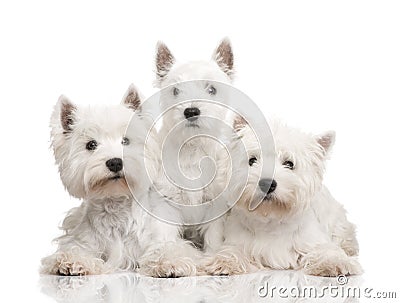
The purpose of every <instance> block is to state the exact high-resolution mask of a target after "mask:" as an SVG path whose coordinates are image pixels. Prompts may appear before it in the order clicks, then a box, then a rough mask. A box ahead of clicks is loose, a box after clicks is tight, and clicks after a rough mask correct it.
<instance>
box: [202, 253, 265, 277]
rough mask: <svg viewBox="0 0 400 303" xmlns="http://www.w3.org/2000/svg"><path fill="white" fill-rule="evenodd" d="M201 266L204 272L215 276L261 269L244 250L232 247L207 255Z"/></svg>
mask: <svg viewBox="0 0 400 303" xmlns="http://www.w3.org/2000/svg"><path fill="white" fill-rule="evenodd" d="M199 267H200V268H199V271H200V272H201V273H202V274H207V275H214V276H217V275H218V276H226V275H238V274H244V273H250V272H255V271H257V270H258V269H259V267H258V266H257V265H256V264H255V263H254V262H252V261H251V260H250V259H249V258H248V257H247V256H246V255H245V254H244V253H243V252H241V251H240V250H238V249H235V248H231V247H226V248H223V249H221V250H220V251H219V252H218V253H213V254H211V255H210V254H209V255H206V256H205V257H204V258H203V261H202V264H201V265H200V266H199Z"/></svg>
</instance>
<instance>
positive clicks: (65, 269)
mask: <svg viewBox="0 0 400 303" xmlns="http://www.w3.org/2000/svg"><path fill="white" fill-rule="evenodd" d="M41 272H42V273H44V274H51V275H60V276H86V275H99V274H102V273H105V272H106V270H105V267H104V261H103V260H100V259H97V258H93V257H83V256H80V255H77V254H74V253H64V252H59V253H56V254H54V255H51V256H49V257H47V258H44V259H43V260H42V269H41Z"/></svg>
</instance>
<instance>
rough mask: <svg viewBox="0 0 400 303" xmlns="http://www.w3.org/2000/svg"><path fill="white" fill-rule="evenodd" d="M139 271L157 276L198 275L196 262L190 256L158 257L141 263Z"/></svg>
mask: <svg viewBox="0 0 400 303" xmlns="http://www.w3.org/2000/svg"><path fill="white" fill-rule="evenodd" d="M139 273H141V274H143V275H146V276H151V277H155V278H179V277H187V276H193V275H196V264H195V262H194V261H193V260H192V259H190V258H182V257H177V258H166V257H162V256H161V257H156V258H153V259H150V260H146V261H144V262H143V263H141V264H140V269H139Z"/></svg>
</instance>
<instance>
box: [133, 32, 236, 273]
mask: <svg viewBox="0 0 400 303" xmlns="http://www.w3.org/2000/svg"><path fill="white" fill-rule="evenodd" d="M232 77H233V53H232V49H231V45H230V42H229V41H228V40H227V39H225V40H223V41H222V42H221V43H220V44H219V46H218V47H217V48H216V50H215V52H214V54H213V56H212V59H211V60H209V61H191V62H186V63H179V62H176V60H175V58H174V56H173V55H172V53H171V51H170V50H169V49H168V47H167V46H166V45H165V44H163V43H161V42H159V43H158V45H157V54H156V82H155V85H156V86H157V87H159V88H161V91H160V108H161V111H162V125H161V128H160V130H159V132H158V141H159V143H160V147H161V150H162V153H160V155H163V154H166V157H165V158H163V159H160V160H162V161H160V170H159V172H160V174H159V176H157V177H155V178H153V179H154V182H155V187H156V188H157V190H158V192H159V193H160V194H161V195H162V196H165V197H166V199H168V200H169V201H172V203H176V204H180V205H185V206H191V205H200V204H202V203H204V202H207V201H209V200H211V199H212V198H213V197H214V194H215V190H214V189H213V190H211V189H210V188H211V186H209V184H207V183H208V181H207V180H208V179H209V178H204V180H206V181H204V182H203V179H202V180H200V179H201V178H199V176H201V175H202V176H203V177H204V176H205V175H208V176H210V175H212V173H210V174H208V173H207V172H209V171H212V170H214V169H215V167H214V166H213V165H212V164H211V165H210V166H207V165H206V167H204V166H202V165H200V162H201V160H204V158H207V157H209V158H211V159H215V156H216V151H217V150H218V149H219V148H218V144H219V143H218V142H216V140H213V139H210V136H207V134H210V135H211V136H213V137H216V138H217V139H219V137H222V136H223V134H222V133H221V131H220V130H221V129H222V128H223V127H219V124H221V123H225V122H224V121H226V116H227V115H226V113H227V110H226V108H225V107H224V106H223V105H224V104H226V103H227V99H228V98H229V97H228V95H229V92H227V89H226V88H225V86H226V84H227V83H231V81H232ZM224 84H225V85H224ZM214 101H215V102H214ZM170 147H172V148H170ZM175 157H177V161H174V159H175ZM178 162H179V164H178ZM171 163H176V164H177V165H176V166H175V167H172V168H171ZM204 163H205V162H203V163H202V164H204ZM168 167H170V169H168ZM177 173H178V174H181V175H180V177H182V178H181V179H180V177H178V178H174V177H172V178H171V175H176V174H177ZM182 179H183V183H182V182H181V181H182ZM188 180H189V181H188ZM193 180H195V181H196V180H200V181H199V182H198V184H197V185H196V186H191V185H185V181H188V182H189V183H190V182H191V181H193ZM194 187H195V188H194ZM179 215H180V219H179V222H174V223H175V224H176V225H175V228H176V230H177V237H179V238H181V237H184V238H185V239H188V240H190V241H191V242H187V243H186V245H184V244H183V243H182V242H180V243H179V241H178V240H175V241H174V242H169V243H159V245H158V246H159V247H158V249H155V250H154V251H153V253H149V254H146V257H145V258H144V259H145V261H144V262H143V264H144V265H143V266H141V271H142V272H143V273H144V274H146V275H151V276H158V277H165V276H188V275H194V274H196V261H197V260H198V259H199V258H200V255H199V251H198V250H196V248H195V247H194V246H193V245H192V243H194V244H195V245H197V246H201V245H202V243H201V237H200V236H199V231H198V228H197V227H193V228H192V227H189V226H192V225H194V224H193V222H195V221H196V222H200V221H201V220H202V216H203V213H201V212H198V211H191V210H190V211H188V212H184V211H182V212H181V213H180V214H179ZM166 221H167V220H166ZM184 227H185V228H184ZM178 243H179V244H178ZM177 245H178V246H177Z"/></svg>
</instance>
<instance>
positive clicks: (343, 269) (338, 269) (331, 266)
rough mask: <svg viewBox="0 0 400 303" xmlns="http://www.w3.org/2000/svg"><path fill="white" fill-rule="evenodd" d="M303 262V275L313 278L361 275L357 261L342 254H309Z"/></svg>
mask: <svg viewBox="0 0 400 303" xmlns="http://www.w3.org/2000/svg"><path fill="white" fill-rule="evenodd" d="M303 262H304V271H305V273H306V274H308V275H313V276H323V277H337V276H339V275H360V274H362V273H363V270H362V268H361V265H360V263H359V262H358V260H357V259H356V258H355V257H349V256H348V255H346V253H344V252H337V251H325V252H324V253H323V254H309V255H306V256H305V257H304V261H303Z"/></svg>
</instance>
